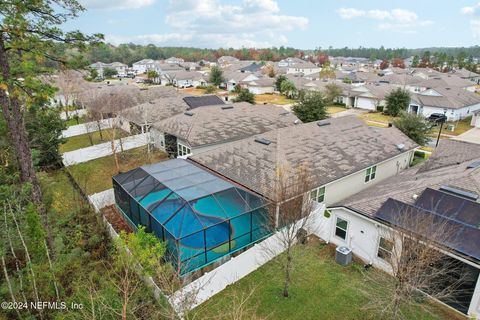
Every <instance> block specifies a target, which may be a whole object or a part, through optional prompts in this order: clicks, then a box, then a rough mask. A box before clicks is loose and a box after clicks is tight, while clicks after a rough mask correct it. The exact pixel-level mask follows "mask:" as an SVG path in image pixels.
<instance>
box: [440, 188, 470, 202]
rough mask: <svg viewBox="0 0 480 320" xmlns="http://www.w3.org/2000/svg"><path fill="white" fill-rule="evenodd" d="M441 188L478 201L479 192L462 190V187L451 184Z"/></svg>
mask: <svg viewBox="0 0 480 320" xmlns="http://www.w3.org/2000/svg"><path fill="white" fill-rule="evenodd" d="M440 190H441V191H445V192H448V193H450V194H454V195H456V196H459V197H462V198H465V199H468V200H473V201H477V200H478V197H479V196H478V194H476V193H474V192H471V191H466V190H461V189H458V188H455V187H451V186H441V187H440Z"/></svg>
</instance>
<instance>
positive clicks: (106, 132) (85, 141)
mask: <svg viewBox="0 0 480 320" xmlns="http://www.w3.org/2000/svg"><path fill="white" fill-rule="evenodd" d="M111 135H112V129H103V130H102V133H101V134H100V131H95V132H92V133H90V136H91V138H92V142H93V144H92V143H90V139H89V138H88V134H82V135H79V136H74V137H70V138H67V141H66V142H65V143H63V144H61V145H60V153H65V152H68V151H73V150H78V149H81V148H86V147H90V146H93V145H96V144H100V143H105V142H109V141H110V137H111ZM129 135H130V134H129V133H128V132H126V131H123V130H120V129H116V132H115V139H118V138H124V137H127V136H129Z"/></svg>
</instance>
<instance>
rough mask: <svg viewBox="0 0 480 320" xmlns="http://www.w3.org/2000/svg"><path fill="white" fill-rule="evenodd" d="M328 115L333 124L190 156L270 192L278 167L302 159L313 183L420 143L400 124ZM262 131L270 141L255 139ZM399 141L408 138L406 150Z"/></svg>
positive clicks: (301, 127) (270, 135)
mask: <svg viewBox="0 0 480 320" xmlns="http://www.w3.org/2000/svg"><path fill="white" fill-rule="evenodd" d="M327 121H328V122H330V125H325V126H319V125H317V123H316V122H311V123H305V124H299V125H296V126H293V127H288V128H283V129H278V130H273V131H270V132H266V133H263V134H260V135H255V136H254V137H250V138H247V139H244V140H241V141H237V142H233V143H229V144H228V145H225V146H221V147H219V148H216V149H214V150H211V151H209V152H204V153H201V154H198V155H194V156H193V157H192V158H191V159H192V160H194V161H196V162H198V163H200V164H202V165H204V166H206V167H208V168H210V169H212V170H214V171H216V172H218V173H220V174H222V175H224V176H226V177H228V178H230V179H231V180H234V181H236V182H238V183H240V184H242V185H244V186H246V187H248V188H250V189H252V190H254V191H256V192H258V193H260V194H263V195H265V196H267V197H272V194H271V188H272V186H274V184H275V182H274V181H275V177H276V172H277V171H276V170H278V168H279V167H282V168H286V169H287V170H289V169H291V170H290V171H292V170H293V171H295V170H296V169H297V168H298V167H299V166H302V165H304V166H306V167H307V168H309V170H311V172H310V175H311V179H312V184H313V185H318V186H320V185H324V184H326V183H329V182H331V181H334V180H337V179H339V178H341V177H344V176H346V175H349V174H351V173H354V172H357V171H359V170H362V169H364V168H367V167H369V166H371V165H373V164H376V163H379V162H381V161H384V160H386V159H389V158H391V157H394V156H396V155H399V154H400V153H402V152H405V151H406V150H410V149H412V148H414V147H416V144H415V143H414V142H413V141H411V140H410V139H409V138H407V137H406V136H405V135H404V134H403V133H401V132H400V131H399V130H398V129H396V128H373V127H369V126H367V125H366V124H365V123H364V122H363V121H362V120H360V119H358V118H356V117H355V116H353V117H341V118H336V119H329V120H327ZM324 123H325V122H324ZM258 137H263V138H266V139H268V140H270V141H271V143H270V144H269V145H263V144H260V143H257V142H255V141H254V139H255V138H258ZM397 144H404V145H405V149H404V151H399V150H398V149H397V147H396V145H397ZM289 173H290V174H295V172H289Z"/></svg>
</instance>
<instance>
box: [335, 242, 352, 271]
mask: <svg viewBox="0 0 480 320" xmlns="http://www.w3.org/2000/svg"><path fill="white" fill-rule="evenodd" d="M335 261H336V262H337V263H338V264H340V265H342V266H348V265H349V264H350V263H351V262H352V249H350V248H348V247H344V246H342V247H337V249H336V250H335Z"/></svg>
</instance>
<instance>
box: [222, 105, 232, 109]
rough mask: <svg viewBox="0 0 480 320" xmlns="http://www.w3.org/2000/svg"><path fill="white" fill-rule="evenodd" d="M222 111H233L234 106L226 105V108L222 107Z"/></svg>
mask: <svg viewBox="0 0 480 320" xmlns="http://www.w3.org/2000/svg"><path fill="white" fill-rule="evenodd" d="M222 109H223V110H226V109H233V106H232V105H225V106H222Z"/></svg>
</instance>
